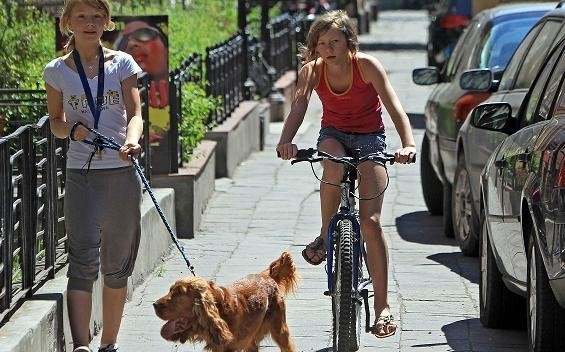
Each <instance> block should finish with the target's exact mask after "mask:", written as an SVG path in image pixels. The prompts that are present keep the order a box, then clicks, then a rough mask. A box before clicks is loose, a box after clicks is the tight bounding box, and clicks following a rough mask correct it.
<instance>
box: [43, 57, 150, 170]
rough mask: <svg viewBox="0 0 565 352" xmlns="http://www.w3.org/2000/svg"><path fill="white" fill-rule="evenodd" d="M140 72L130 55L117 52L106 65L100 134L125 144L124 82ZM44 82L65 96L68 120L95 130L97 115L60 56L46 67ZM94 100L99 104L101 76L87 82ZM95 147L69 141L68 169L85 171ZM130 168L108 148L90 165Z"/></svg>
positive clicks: (80, 85)
mask: <svg viewBox="0 0 565 352" xmlns="http://www.w3.org/2000/svg"><path fill="white" fill-rule="evenodd" d="M139 72H141V68H140V67H139V65H138V64H137V63H136V62H135V61H134V59H133V58H132V57H131V55H129V54H127V53H124V52H121V51H118V52H116V54H115V56H114V58H113V60H112V61H110V62H108V61H107V62H106V63H105V65H104V90H103V92H104V102H103V103H102V111H101V112H100V118H99V120H98V129H97V130H98V131H99V132H100V133H102V134H103V135H104V136H107V137H112V138H114V140H115V141H116V143H118V144H120V145H122V144H124V142H125V139H126V128H127V116H126V109H125V104H124V99H123V92H122V86H121V82H122V81H123V80H125V79H126V78H129V77H131V76H132V75H136V74H138V73H139ZM43 79H44V80H45V82H46V83H47V84H49V85H50V86H51V87H53V88H54V89H56V90H58V91H59V92H61V93H62V94H63V111H64V112H65V117H66V119H67V121H69V122H71V123H75V122H77V121H80V122H82V123H84V124H85V125H87V126H88V127H90V128H94V116H93V115H92V112H91V111H90V107H89V106H88V100H87V99H86V94H84V89H83V87H82V83H81V80H80V76H79V74H78V73H77V72H75V71H73V69H71V68H70V67H69V66H68V65H67V64H66V63H65V62H64V61H63V58H61V57H59V58H56V59H54V60H53V61H51V62H50V63H48V64H47V66H45V70H44V72H43ZM88 84H89V86H90V91H91V94H92V98H93V99H94V101H96V93H97V90H98V76H95V77H93V78H92V79H88ZM89 139H92V138H89ZM93 150H94V146H92V145H89V144H86V143H84V142H81V141H72V140H71V141H70V143H69V150H68V153H67V168H68V169H82V168H83V167H87V166H85V164H86V163H87V162H88V159H89V157H90V154H91V153H92V151H93ZM128 165H130V164H129V163H128V162H126V161H123V160H122V159H120V157H119V155H118V152H117V151H116V150H113V149H108V148H105V149H104V150H102V152H101V153H96V154H95V155H94V157H93V158H92V162H91V164H90V168H91V169H108V168H117V167H124V166H128Z"/></svg>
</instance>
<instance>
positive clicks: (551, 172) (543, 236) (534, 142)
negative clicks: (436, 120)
mask: <svg viewBox="0 0 565 352" xmlns="http://www.w3.org/2000/svg"><path fill="white" fill-rule="evenodd" d="M564 78H565V41H561V42H560V43H559V44H558V46H557V47H556V48H555V49H554V50H553V51H552V53H551V54H550V56H549V57H548V59H547V61H545V63H544V65H542V69H541V71H540V72H539V74H538V75H537V77H536V79H535V80H534V83H533V85H532V87H531V88H530V90H529V91H528V94H527V95H526V97H525V99H524V101H523V103H522V105H521V107H520V109H519V110H518V113H517V114H516V117H515V118H514V117H512V107H511V105H510V104H509V103H505V102H499V103H488V104H481V105H480V106H478V107H477V108H475V110H473V112H472V113H471V119H472V120H471V123H472V124H473V126H475V127H477V128H483V129H488V130H493V131H499V132H502V133H506V134H508V135H509V136H508V137H507V138H506V139H504V141H503V142H502V143H501V144H500V145H499V146H498V147H497V148H496V149H495V151H494V152H493V154H492V155H491V157H490V159H489V160H488V162H487V164H486V165H485V168H484V170H483V172H482V174H481V197H480V210H481V223H482V226H481V234H480V236H481V237H480V267H481V271H480V281H479V292H480V315H481V322H482V323H483V325H485V326H487V327H493V328H504V327H511V326H514V325H515V324H516V322H519V321H520V320H522V321H523V320H527V327H528V340H529V343H530V351H542V352H546V351H564V350H565V338H563V337H564V336H565V309H564V308H563V307H565V86H564ZM522 297H526V299H525V300H523V299H522ZM524 301H525V305H526V307H524ZM524 318H525V319H524Z"/></svg>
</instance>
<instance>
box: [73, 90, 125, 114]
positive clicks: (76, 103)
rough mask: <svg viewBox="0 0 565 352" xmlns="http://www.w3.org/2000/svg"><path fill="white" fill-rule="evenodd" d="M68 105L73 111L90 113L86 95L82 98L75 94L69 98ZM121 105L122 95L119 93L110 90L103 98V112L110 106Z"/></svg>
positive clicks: (82, 95)
mask: <svg viewBox="0 0 565 352" xmlns="http://www.w3.org/2000/svg"><path fill="white" fill-rule="evenodd" d="M67 103H68V104H69V105H70V106H71V108H72V109H73V110H79V111H80V112H81V113H82V114H87V113H88V112H89V111H90V107H89V106H88V99H87V98H86V94H81V95H80V98H79V97H78V96H77V95H74V94H73V95H71V96H70V97H69V99H68V100H67ZM119 103H120V93H119V92H118V91H115V90H111V89H108V90H107V91H106V93H105V94H104V96H103V97H102V110H106V109H108V107H109V106H110V105H117V104H119Z"/></svg>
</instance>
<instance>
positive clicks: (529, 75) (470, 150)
mask: <svg viewBox="0 0 565 352" xmlns="http://www.w3.org/2000/svg"><path fill="white" fill-rule="evenodd" d="M564 37H565V9H563V8H557V9H555V10H552V11H550V12H549V13H547V14H546V15H545V16H544V17H543V18H542V19H541V20H540V21H539V22H538V23H536V25H535V26H534V27H533V28H532V29H531V30H530V32H529V33H528V34H527V35H526V37H525V38H524V40H523V41H522V42H521V43H520V46H519V47H518V48H517V49H516V52H515V53H514V56H513V57H512V58H511V59H510V62H509V63H508V66H507V68H506V70H505V71H504V73H503V75H502V78H501V79H500V81H496V80H494V78H493V77H494V73H493V72H492V71H491V70H489V69H479V70H470V71H466V72H464V73H463V74H462V75H461V79H460V84H461V86H462V88H463V89H467V90H471V91H473V90H475V91H487V92H493V93H492V95H491V96H490V98H489V99H487V100H486V101H485V103H489V102H490V103H492V102H500V101H504V102H507V103H509V104H510V105H511V107H512V111H514V112H516V111H517V110H518V108H519V106H520V104H521V103H522V101H523V99H524V96H525V95H526V93H527V91H528V88H529V87H530V86H531V84H532V82H533V80H534V77H535V75H536V73H537V72H538V70H539V68H540V66H541V65H542V63H543V61H544V59H545V58H546V57H547V55H548V53H549V51H550V50H551V49H552V48H554V47H555V45H557V43H558V42H559V40H560V39H562V38H564ZM506 137H507V135H506V134H505V133H503V132H501V131H493V130H485V129H478V128H475V127H473V126H472V124H470V123H469V119H468V118H467V119H466V120H465V122H464V123H463V125H462V126H461V128H460V130H459V133H458V136H457V142H456V153H457V154H456V155H457V167H456V170H455V174H454V178H453V190H452V208H451V209H452V219H453V227H454V235H455V239H456V240H457V242H458V244H459V247H460V248H461V251H462V252H463V253H464V254H466V255H477V253H478V244H479V236H478V233H479V200H480V199H479V175H480V173H481V171H482V169H483V167H484V165H485V163H486V161H487V160H488V158H489V157H490V155H491V154H492V151H493V150H494V149H495V148H496V146H497V145H498V144H500V142H501V141H502V140H503V139H504V138H506Z"/></svg>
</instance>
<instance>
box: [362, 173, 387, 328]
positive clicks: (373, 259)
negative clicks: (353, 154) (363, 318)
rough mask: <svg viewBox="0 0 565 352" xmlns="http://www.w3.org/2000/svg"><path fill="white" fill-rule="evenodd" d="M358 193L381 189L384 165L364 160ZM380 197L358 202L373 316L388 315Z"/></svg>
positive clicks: (366, 195)
mask: <svg viewBox="0 0 565 352" xmlns="http://www.w3.org/2000/svg"><path fill="white" fill-rule="evenodd" d="M359 173H360V176H359V194H360V195H361V197H362V198H371V197H374V196H375V195H377V194H379V193H381V192H382V190H383V189H384V187H385V185H386V173H385V169H384V167H382V166H380V165H376V164H374V163H372V162H365V163H363V164H362V165H361V166H360V167H359ZM383 197H384V195H381V196H380V197H379V198H376V199H372V200H362V201H360V202H359V212H360V213H359V214H360V218H361V233H362V234H363V239H364V240H365V244H366V247H367V262H368V263H367V266H368V268H369V272H370V274H371V279H372V281H373V289H374V292H375V299H374V309H375V317H376V318H378V317H379V316H382V315H387V314H389V313H390V312H389V304H388V298H387V293H388V251H387V243H386V238H385V236H384V233H383V229H382V227H381V222H380V218H381V209H382V205H383Z"/></svg>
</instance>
